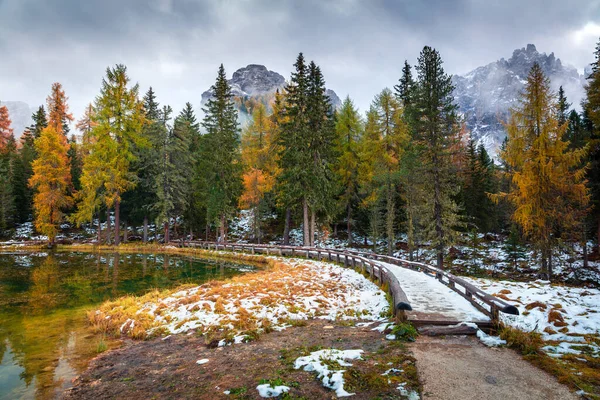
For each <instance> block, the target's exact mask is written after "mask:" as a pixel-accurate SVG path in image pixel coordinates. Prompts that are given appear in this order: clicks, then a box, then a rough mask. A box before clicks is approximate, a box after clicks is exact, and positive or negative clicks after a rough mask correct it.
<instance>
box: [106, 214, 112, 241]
mask: <svg viewBox="0 0 600 400" xmlns="http://www.w3.org/2000/svg"><path fill="white" fill-rule="evenodd" d="M111 232H112V228H111V227H110V208H108V209H106V244H110V234H111Z"/></svg>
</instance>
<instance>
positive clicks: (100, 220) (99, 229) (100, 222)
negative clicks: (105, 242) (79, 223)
mask: <svg viewBox="0 0 600 400" xmlns="http://www.w3.org/2000/svg"><path fill="white" fill-rule="evenodd" d="M97 237H98V239H97V241H98V244H100V242H101V241H102V218H101V214H100V211H98V233H97Z"/></svg>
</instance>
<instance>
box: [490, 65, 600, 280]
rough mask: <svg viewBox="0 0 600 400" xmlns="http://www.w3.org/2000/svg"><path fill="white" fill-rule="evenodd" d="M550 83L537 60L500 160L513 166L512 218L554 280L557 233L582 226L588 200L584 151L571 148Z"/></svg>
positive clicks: (512, 117)
mask: <svg viewBox="0 0 600 400" xmlns="http://www.w3.org/2000/svg"><path fill="white" fill-rule="evenodd" d="M556 104H557V103H556V100H555V97H554V95H553V93H552V92H551V91H550V82H549V80H548V78H547V77H546V76H545V75H544V73H543V71H542V69H541V67H540V66H539V64H537V63H535V64H534V65H533V67H532V68H531V71H530V72H529V76H528V77H527V83H526V85H525V90H524V92H523V94H522V97H521V100H520V103H519V106H517V107H515V108H513V109H512V110H511V115H510V119H509V122H508V123H507V125H506V129H507V134H508V142H507V146H506V149H505V150H504V151H503V153H502V158H503V159H504V160H505V162H506V163H507V164H508V165H509V166H510V174H511V180H512V186H511V191H510V192H509V193H502V194H500V196H497V197H496V198H506V199H507V200H508V201H509V202H510V203H512V204H513V206H514V207H515V210H514V213H513V216H512V217H513V220H514V221H515V222H516V223H518V224H519V225H520V226H521V227H522V229H523V233H524V234H525V235H526V236H528V237H530V238H531V239H532V240H533V242H534V244H535V246H536V247H537V249H538V250H539V252H540V255H541V261H542V271H543V273H544V274H545V275H546V276H547V277H548V279H551V278H552V251H553V248H554V247H555V246H556V244H557V240H558V238H557V234H562V235H566V233H567V232H568V231H569V230H572V229H574V228H576V227H577V226H578V219H579V218H580V217H581V210H582V208H585V206H586V203H587V201H588V200H589V194H588V189H587V188H586V185H585V179H584V178H585V168H583V167H581V165H580V162H581V160H582V158H583V157H584V155H585V151H584V150H582V149H580V150H569V149H568V146H569V143H568V142H566V141H565V140H564V139H563V137H564V135H565V131H566V129H567V125H566V124H563V125H559V124H558V120H557V116H556V111H555V110H556V107H557V105H556Z"/></svg>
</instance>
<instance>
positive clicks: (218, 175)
mask: <svg viewBox="0 0 600 400" xmlns="http://www.w3.org/2000/svg"><path fill="white" fill-rule="evenodd" d="M212 92H213V93H214V98H211V99H209V100H208V102H207V104H206V108H205V109H203V111H204V113H205V117H204V120H203V122H202V126H203V127H204V129H205V130H206V143H205V149H203V150H204V151H203V156H204V157H205V158H206V161H207V165H206V167H207V168H206V171H205V173H206V177H207V178H206V182H207V184H208V192H207V197H206V198H207V210H208V211H207V212H208V214H209V216H210V217H211V219H213V220H215V221H217V223H218V225H219V228H220V235H219V239H220V240H221V241H227V223H228V219H229V217H231V215H232V214H233V212H234V211H235V209H236V206H237V203H238V197H239V195H240V192H241V186H242V183H241V163H240V160H239V158H240V150H239V145H240V139H239V132H238V131H239V129H238V124H237V111H236V109H235V106H234V103H233V95H232V93H231V88H230V87H229V84H228V83H227V77H226V75H225V68H223V65H222V64H221V66H220V67H219V72H218V75H217V79H216V82H215V84H214V85H213V87H212Z"/></svg>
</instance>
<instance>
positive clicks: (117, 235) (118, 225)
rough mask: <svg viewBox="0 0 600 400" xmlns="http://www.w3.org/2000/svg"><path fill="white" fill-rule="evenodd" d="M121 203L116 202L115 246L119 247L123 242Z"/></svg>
mask: <svg viewBox="0 0 600 400" xmlns="http://www.w3.org/2000/svg"><path fill="white" fill-rule="evenodd" d="M120 213H121V203H120V202H119V201H118V200H117V201H115V246H118V245H119V243H120V242H121V232H120V228H121V219H120Z"/></svg>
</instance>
